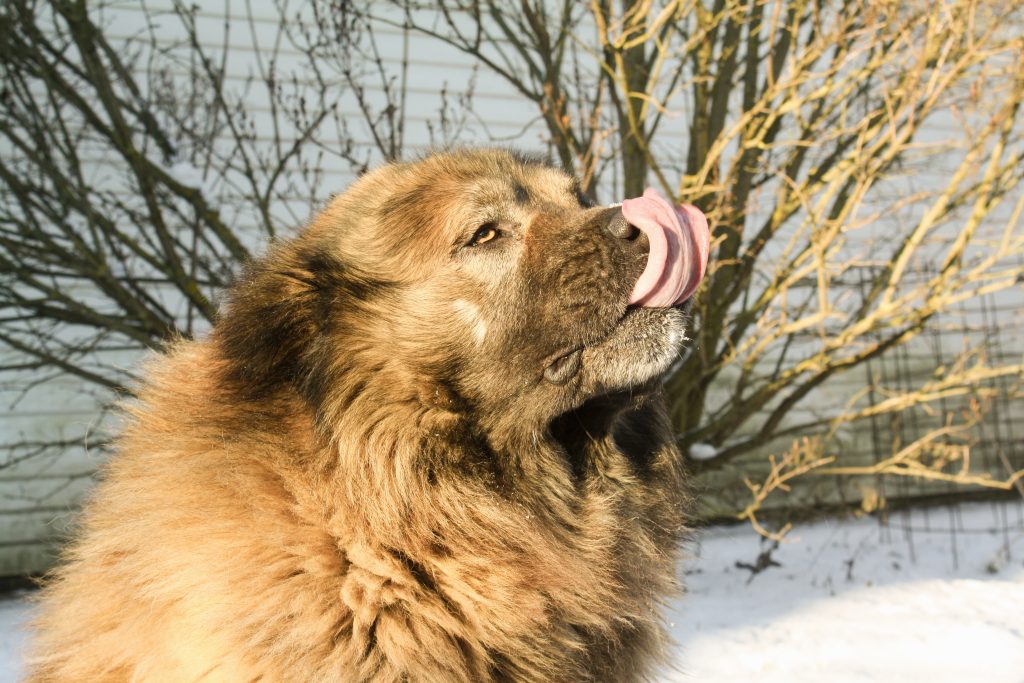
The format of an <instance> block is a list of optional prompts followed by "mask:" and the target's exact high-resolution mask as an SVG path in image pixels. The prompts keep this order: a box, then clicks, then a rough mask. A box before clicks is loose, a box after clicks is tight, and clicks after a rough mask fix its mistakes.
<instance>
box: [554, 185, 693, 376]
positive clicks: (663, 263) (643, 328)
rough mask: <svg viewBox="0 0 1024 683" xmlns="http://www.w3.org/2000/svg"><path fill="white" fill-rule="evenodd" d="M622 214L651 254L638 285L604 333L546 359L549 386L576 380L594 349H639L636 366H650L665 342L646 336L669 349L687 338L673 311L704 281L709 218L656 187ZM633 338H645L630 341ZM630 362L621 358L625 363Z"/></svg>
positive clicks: (632, 201)
mask: <svg viewBox="0 0 1024 683" xmlns="http://www.w3.org/2000/svg"><path fill="white" fill-rule="evenodd" d="M622 216H623V217H624V218H625V219H626V221H628V224H629V225H631V226H633V227H634V228H636V229H637V230H639V231H641V232H643V233H644V234H645V235H646V236H647V241H648V244H649V251H648V254H647V262H646V265H645V267H644V270H643V272H641V273H640V275H639V277H638V278H637V280H636V282H635V283H633V287H632V289H631V291H630V293H629V297H628V301H626V302H625V303H626V304H627V305H626V306H624V308H623V313H622V315H621V316H620V317H619V318H618V319H617V320H615V321H614V322H613V323H612V324H611V325H610V326H609V327H608V328H607V329H606V330H605V331H603V332H602V333H600V334H598V335H596V336H595V338H593V339H590V340H587V341H585V342H584V343H582V344H577V345H575V346H572V347H569V348H565V349H562V350H560V351H559V352H557V353H555V354H554V355H553V356H549V357H548V358H547V359H546V361H545V363H544V373H543V375H544V380H545V381H547V382H548V383H550V384H554V385H564V384H567V383H568V382H569V381H570V380H572V379H573V378H574V377H576V376H577V375H578V374H579V373H580V370H581V369H582V367H583V363H584V355H585V353H586V352H588V351H589V350H590V349H598V348H602V347H606V348H607V349H608V353H615V354H622V355H626V356H628V354H630V353H631V352H633V350H634V348H635V350H636V353H635V356H636V358H635V359H634V360H635V362H636V363H638V364H645V363H650V358H646V357H645V355H646V356H649V355H650V352H649V350H650V349H651V348H658V349H661V348H663V347H664V346H665V344H664V343H657V342H655V341H652V340H651V339H649V338H648V339H644V337H651V336H654V335H658V334H663V335H667V336H668V339H666V340H665V341H666V342H667V343H668V345H670V346H671V345H673V344H675V342H677V341H679V340H680V339H681V338H682V329H681V327H682V320H683V317H684V316H676V319H677V322H675V323H672V322H670V321H669V319H670V318H671V317H672V314H671V313H669V312H670V311H674V310H677V309H680V308H682V307H687V306H688V305H689V300H690V298H691V297H692V296H693V294H694V292H695V291H696V290H697V288H698V287H699V286H700V283H701V281H702V280H703V279H704V274H705V272H706V271H707V265H708V252H709V248H710V240H711V234H710V231H709V230H708V222H707V219H706V218H705V217H704V214H703V213H701V212H700V211H699V210H698V209H697V208H695V207H693V206H689V205H683V206H673V205H672V204H671V203H669V201H668V200H666V199H665V198H664V197H662V196H661V195H660V194H659V193H658V192H657V191H656V190H653V189H648V190H647V191H646V192H644V194H643V196H642V197H638V198H636V199H627V200H626V201H624V202H623V203H622ZM677 328H679V329H677ZM631 335H637V336H639V337H641V339H638V340H637V341H636V343H631V341H632V340H631V339H630V336H631ZM644 348H646V349H648V353H647V354H644V353H643V349H644ZM630 360H631V359H630V358H628V357H622V358H618V359H617V361H618V362H619V364H622V365H628V364H629V362H630Z"/></svg>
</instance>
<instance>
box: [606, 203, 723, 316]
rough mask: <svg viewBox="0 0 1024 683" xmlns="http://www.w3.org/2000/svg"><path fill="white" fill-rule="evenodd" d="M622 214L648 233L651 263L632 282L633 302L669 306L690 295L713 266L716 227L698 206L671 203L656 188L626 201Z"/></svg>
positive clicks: (631, 223)
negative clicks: (710, 256)
mask: <svg viewBox="0 0 1024 683" xmlns="http://www.w3.org/2000/svg"><path fill="white" fill-rule="evenodd" d="M622 215H623V216H625V218H626V220H627V221H629V223H630V225H633V226H636V227H637V228H639V229H640V230H642V231H643V232H644V234H646V235H647V240H648V242H650V245H651V251H650V254H648V256H647V267H646V268H644V272H643V273H642V274H641V275H640V279H639V280H637V281H636V284H635V285H634V286H633V291H632V293H631V294H630V295H629V303H631V304H640V305H641V306H650V307H668V306H674V305H676V304H681V303H683V302H684V301H686V300H687V299H689V298H690V297H691V296H692V295H693V293H694V292H695V291H697V286H698V285H700V281H701V280H702V279H703V278H704V273H705V271H706V270H707V267H708V250H709V246H710V243H711V233H710V232H709V231H708V220H707V218H705V217H704V214H703V213H701V212H700V210H699V209H698V208H697V207H695V206H690V205H689V204H683V205H682V206H675V207H674V206H672V205H671V204H669V202H668V200H667V199H665V198H664V197H662V196H661V194H659V193H658V191H657V190H655V189H654V188H650V187H649V188H647V189H646V190H645V191H644V196H643V197H637V198H636V199H627V200H625V201H624V202H622Z"/></svg>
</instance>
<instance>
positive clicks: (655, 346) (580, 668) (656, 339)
mask: <svg viewBox="0 0 1024 683" xmlns="http://www.w3.org/2000/svg"><path fill="white" fill-rule="evenodd" d="M707 253H708V232H707V223H706V221H704V218H703V216H702V215H701V214H700V212H698V211H697V210H696V209H693V208H692V207H678V208H674V207H672V206H671V205H670V204H668V202H666V201H665V200H664V199H662V198H661V197H660V196H658V195H657V194H656V193H654V192H653V191H649V192H648V193H647V194H645V195H644V197H641V198H637V199H632V200H627V201H626V202H625V203H624V204H623V205H622V207H621V208H602V207H596V206H593V205H592V204H591V202H589V201H588V200H587V198H586V197H584V196H583V195H582V194H581V192H580V191H579V189H578V185H577V184H576V183H575V182H574V180H573V179H572V178H571V177H569V176H567V175H566V174H564V173H563V172H561V171H559V170H556V169H554V168H552V167H551V166H549V165H547V164H545V163H543V162H541V161H538V160H536V159H533V158H529V157H525V156H523V155H520V154H516V153H512V152H507V151H499V150H484V151H462V152H452V153H444V154H437V155H433V156H430V157H427V158H425V159H423V160H421V161H418V162H415V163H398V164H390V165H387V166H384V167H382V168H380V169H378V170H376V171H374V172H372V173H369V174H367V175H366V176H364V177H363V178H362V179H360V180H359V181H358V182H356V183H355V184H354V185H353V186H352V187H351V188H350V189H349V190H348V191H347V192H346V193H344V194H343V195H340V196H338V197H337V198H335V199H334V200H333V201H331V202H330V203H329V204H328V205H327V207H326V208H325V209H324V210H323V211H322V212H321V213H320V214H318V215H316V216H315V217H314V218H313V219H312V220H311V222H310V223H309V225H308V226H307V227H306V228H305V229H304V230H303V231H302V232H301V233H300V234H299V235H298V236H297V237H295V238H293V239H290V240H288V241H284V242H281V243H279V244H276V245H274V246H272V247H271V248H270V250H269V253H267V254H266V255H265V256H264V257H262V258H259V259H257V260H256V261H255V262H253V263H252V264H250V265H249V266H248V267H247V269H246V270H245V271H244V273H243V274H242V276H241V277H240V279H239V281H238V283H237V284H236V285H235V286H234V287H233V289H232V290H231V291H230V293H229V295H228V299H227V304H226V306H225V308H224V310H223V313H222V316H221V318H220V319H219V321H218V322H217V323H216V325H215V327H214V329H213V331H212V333H211V334H210V335H209V337H208V338H207V339H204V340H202V341H189V342H181V343H179V344H177V345H176V346H175V347H174V348H172V349H171V351H170V353H169V354H167V355H166V356H165V357H161V358H159V359H157V360H154V361H153V362H152V365H151V367H150V368H149V371H148V373H147V379H146V381H145V383H144V384H143V385H142V386H141V387H139V389H138V392H137V400H136V401H133V402H131V403H130V404H129V405H127V406H126V407H125V410H126V412H127V414H128V418H127V425H126V427H125V429H124V431H123V434H122V436H121V437H120V439H119V441H118V445H117V454H116V455H115V456H114V457H113V458H112V459H111V460H110V462H109V464H108V465H107V466H106V468H105V471H104V477H103V481H102V483H101V484H99V486H98V488H97V490H96V492H95V494H94V495H93V496H92V498H91V502H90V503H89V504H88V505H87V506H86V509H85V511H84V513H83V516H82V521H81V526H80V529H79V530H78V532H77V534H76V540H75V541H74V543H73V544H72V546H71V548H70V549H69V550H68V551H67V553H66V556H65V559H64V561H63V563H62V567H61V568H60V569H58V570H57V571H56V572H55V574H54V576H53V577H52V578H51V579H50V581H49V582H48V585H47V586H46V588H45V589H44V592H43V594H42V597H41V605H40V616H39V617H38V620H37V622H36V624H35V626H36V633H35V639H34V651H33V653H32V656H31V657H30V661H31V663H30V667H31V669H30V675H29V680H31V681H75V682H76V683H85V682H93V681H188V682H191V681H225V682H230V683H240V682H245V681H263V682H265V683H272V682H276V681H295V682H301V683H309V682H313V681H325V682H326V681H430V682H435V681H623V680H638V679H644V678H647V677H649V676H651V675H652V674H653V672H654V667H656V666H657V665H658V663H659V661H660V660H661V658H662V657H661V656H662V655H663V653H664V647H665V643H666V633H665V628H664V624H663V623H662V619H661V617H660V616H659V607H660V606H661V604H662V602H663V601H664V600H665V598H666V597H669V596H672V595H673V594H674V593H675V592H676V590H677V582H676V577H675V574H676V571H675V568H676V560H677V555H678V547H679V543H680V539H681V535H682V532H683V526H684V504H685V500H686V497H685V493H684V482H683V472H682V467H681V458H680V454H679V452H678V451H677V450H676V447H675V446H674V440H673V432H672V428H671V425H670V424H669V422H668V420H667V419H666V415H665V412H664V410H663V406H662V397H661V395H660V392H659V378H660V376H661V375H662V374H663V373H664V372H665V371H666V370H667V369H668V368H669V366H670V365H671V364H672V362H673V360H674V359H675V358H676V357H677V354H678V346H679V344H680V343H681V342H682V341H683V339H684V324H685V315H684V311H683V310H681V304H682V303H683V302H685V300H686V299H687V298H688V297H689V296H690V295H691V294H692V293H693V291H694V289H696V287H697V285H698V284H699V282H700V279H701V278H702V277H703V274H704V269H705V267H706V263H707Z"/></svg>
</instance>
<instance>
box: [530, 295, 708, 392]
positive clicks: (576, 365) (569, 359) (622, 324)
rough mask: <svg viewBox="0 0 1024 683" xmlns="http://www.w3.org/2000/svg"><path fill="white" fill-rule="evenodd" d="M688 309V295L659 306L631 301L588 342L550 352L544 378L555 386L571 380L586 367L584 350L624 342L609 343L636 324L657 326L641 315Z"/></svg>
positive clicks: (626, 334) (658, 315)
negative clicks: (613, 321)
mask: <svg viewBox="0 0 1024 683" xmlns="http://www.w3.org/2000/svg"><path fill="white" fill-rule="evenodd" d="M689 309H690V300H689V299H687V300H685V301H683V302H681V303H678V304H675V305H673V306H668V307H663V308H658V309H651V308H646V307H643V306H637V305H633V304H630V305H629V306H627V307H626V309H625V311H624V312H623V314H622V315H621V316H619V318H618V320H616V321H615V323H614V324H612V326H611V327H610V329H609V330H608V331H606V332H604V333H603V334H600V335H597V336H595V337H594V338H593V339H591V340H588V341H586V342H585V343H582V344H577V345H574V346H572V347H568V348H565V349H562V350H559V351H557V352H555V353H554V354H552V355H550V356H548V357H547V358H546V359H545V361H544V372H543V377H544V381H545V382H547V383H548V384H553V385H555V386H562V385H565V384H568V383H569V382H570V381H571V380H572V379H573V378H574V377H576V376H577V375H578V374H579V372H580V370H581V369H582V368H583V360H584V354H585V353H586V352H587V351H588V350H590V349H596V348H599V347H601V346H604V345H615V346H621V345H622V344H621V342H620V343H619V344H610V343H611V342H615V341H619V340H616V339H615V338H616V337H618V336H623V337H629V336H631V335H634V334H635V333H636V331H637V328H640V329H643V328H649V327H654V326H652V325H649V324H645V322H643V321H638V320H637V318H639V317H644V318H654V319H657V318H661V317H663V315H670V313H669V312H670V311H678V312H680V313H682V314H683V315H685V314H686V313H687V312H688V311H689ZM658 332H659V331H658V330H656V329H652V330H651V333H654V334H657V333H658ZM671 343H673V344H674V343H675V342H674V341H672V342H671Z"/></svg>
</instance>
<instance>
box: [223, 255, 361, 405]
mask: <svg viewBox="0 0 1024 683" xmlns="http://www.w3.org/2000/svg"><path fill="white" fill-rule="evenodd" d="M340 271H341V267H340V264H335V263H332V262H331V261H330V259H329V258H326V257H324V256H323V255H321V254H319V253H317V252H316V251H313V250H310V249H308V248H303V247H302V246H301V245H299V244H298V243H297V242H295V241H292V242H285V243H283V244H278V245H275V246H273V247H272V248H271V249H270V251H269V252H268V253H267V254H266V256H264V257H262V258H260V259H257V260H255V261H253V262H252V263H250V264H248V265H247V266H246V267H245V269H244V270H243V272H242V274H241V276H240V277H239V279H238V280H237V281H236V283H235V285H234V286H233V287H232V288H231V290H230V291H229V293H228V299H227V304H226V306H225V308H224V310H223V312H222V314H221V316H220V318H219V320H218V321H217V322H216V325H215V327H214V331H213V339H214V342H215V343H216V344H217V346H218V347H219V351H220V352H221V354H222V356H223V358H224V360H225V362H226V364H227V368H228V373H229V375H230V377H231V379H233V380H235V381H236V383H237V384H238V385H240V388H241V389H242V390H243V392H244V393H245V394H247V395H250V396H256V395H260V394H264V393H266V392H268V391H273V390H274V389H276V388H279V387H280V386H281V385H286V384H289V383H298V382H301V381H302V379H303V374H304V373H303V361H302V359H303V356H304V354H305V353H306V351H307V349H308V348H309V347H310V345H311V344H312V343H313V341H314V340H315V339H316V337H317V336H318V335H319V334H320V333H321V329H322V325H323V323H324V320H325V319H326V317H327V316H328V315H329V313H328V311H327V310H326V309H327V308H329V307H330V302H331V299H332V294H331V290H332V283H333V282H334V281H335V280H336V279H337V273H339V272H340Z"/></svg>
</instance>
